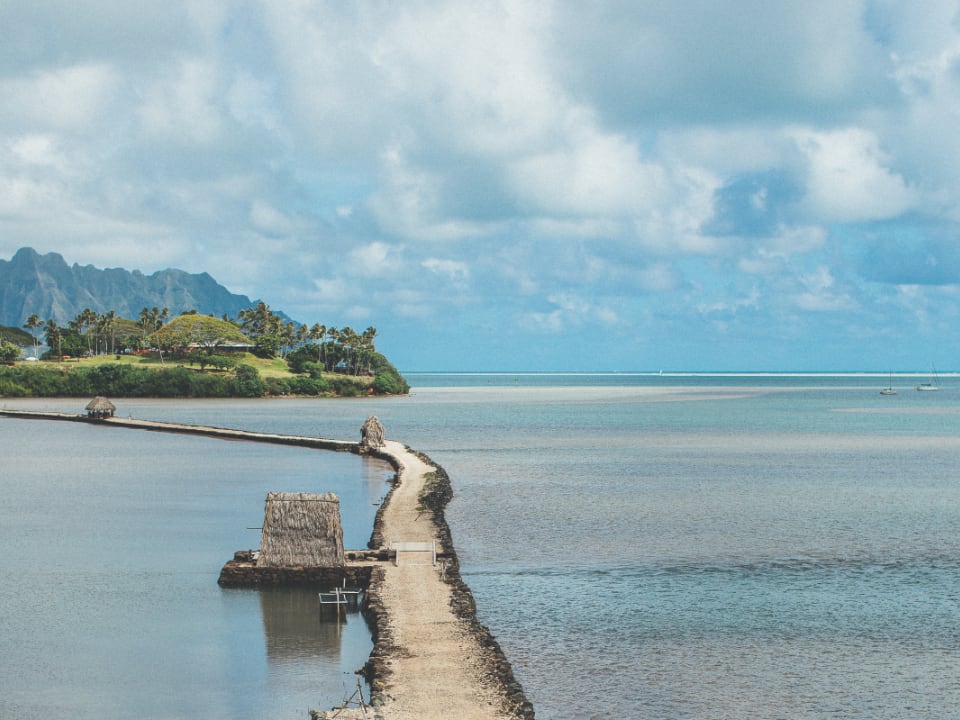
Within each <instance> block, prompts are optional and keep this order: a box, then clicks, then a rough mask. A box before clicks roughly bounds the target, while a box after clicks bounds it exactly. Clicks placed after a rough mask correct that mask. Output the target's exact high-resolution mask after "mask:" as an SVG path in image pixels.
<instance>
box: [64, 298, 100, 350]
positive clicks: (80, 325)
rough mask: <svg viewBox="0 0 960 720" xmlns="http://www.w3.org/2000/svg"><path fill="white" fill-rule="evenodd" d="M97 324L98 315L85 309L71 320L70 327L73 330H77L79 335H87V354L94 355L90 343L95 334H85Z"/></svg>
mask: <svg viewBox="0 0 960 720" xmlns="http://www.w3.org/2000/svg"><path fill="white" fill-rule="evenodd" d="M96 322H97V314H96V313H95V312H94V311H93V310H91V309H90V308H84V309H83V310H81V311H80V313H79V314H78V315H77V316H76V317H75V318H74V319H73V320H71V321H70V322H69V323H68V325H69V326H70V329H71V330H75V331H76V333H77V334H78V335H86V337H87V353H88V354H90V355H93V346H92V345H91V343H90V341H91V339H92V335H93V333H89V332H84V330H86V329H87V328H94V327H95V326H96Z"/></svg>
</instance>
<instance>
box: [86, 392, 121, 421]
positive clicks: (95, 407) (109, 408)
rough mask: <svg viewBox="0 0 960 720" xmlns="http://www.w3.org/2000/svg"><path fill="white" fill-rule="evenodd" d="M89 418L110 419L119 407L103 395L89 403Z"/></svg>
mask: <svg viewBox="0 0 960 720" xmlns="http://www.w3.org/2000/svg"><path fill="white" fill-rule="evenodd" d="M86 409H87V417H92V418H108V417H113V414H114V413H115V412H116V411H117V406H116V405H114V404H113V403H112V402H110V401H109V400H107V399H106V398H105V397H103V396H101V395H97V397H95V398H94V399H93V400H91V401H90V402H88V403H87V408H86Z"/></svg>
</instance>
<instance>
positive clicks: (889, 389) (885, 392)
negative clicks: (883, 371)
mask: <svg viewBox="0 0 960 720" xmlns="http://www.w3.org/2000/svg"><path fill="white" fill-rule="evenodd" d="M880 394H881V395H896V394H897V391H896V390H894V389H893V373H890V382H889V383H888V384H887V386H886V387H885V388H884V389H883V390H881V391H880Z"/></svg>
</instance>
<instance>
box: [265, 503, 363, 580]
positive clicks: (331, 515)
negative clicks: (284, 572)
mask: <svg viewBox="0 0 960 720" xmlns="http://www.w3.org/2000/svg"><path fill="white" fill-rule="evenodd" d="M343 564H344V556H343V526H342V525H341V523H340V498H338V497H337V496H336V495H334V494H333V493H284V492H271V493H267V503H266V511H265V513H264V517H263V531H262V533H261V535H260V558H259V559H258V560H257V565H259V566H264V567H294V566H301V567H342V566H343Z"/></svg>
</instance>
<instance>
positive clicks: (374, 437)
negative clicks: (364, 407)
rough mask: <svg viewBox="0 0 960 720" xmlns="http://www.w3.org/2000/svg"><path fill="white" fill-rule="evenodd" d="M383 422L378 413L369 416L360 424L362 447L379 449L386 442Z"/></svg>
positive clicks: (362, 448)
mask: <svg viewBox="0 0 960 720" xmlns="http://www.w3.org/2000/svg"><path fill="white" fill-rule="evenodd" d="M384 433H385V431H384V429H383V424H382V423H381V422H380V419H379V418H378V417H377V416H376V415H371V416H370V417H368V418H367V419H366V420H365V421H364V423H363V425H361V426H360V449H361V450H379V449H380V448H382V447H383V442H384V439H385V437H384Z"/></svg>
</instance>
